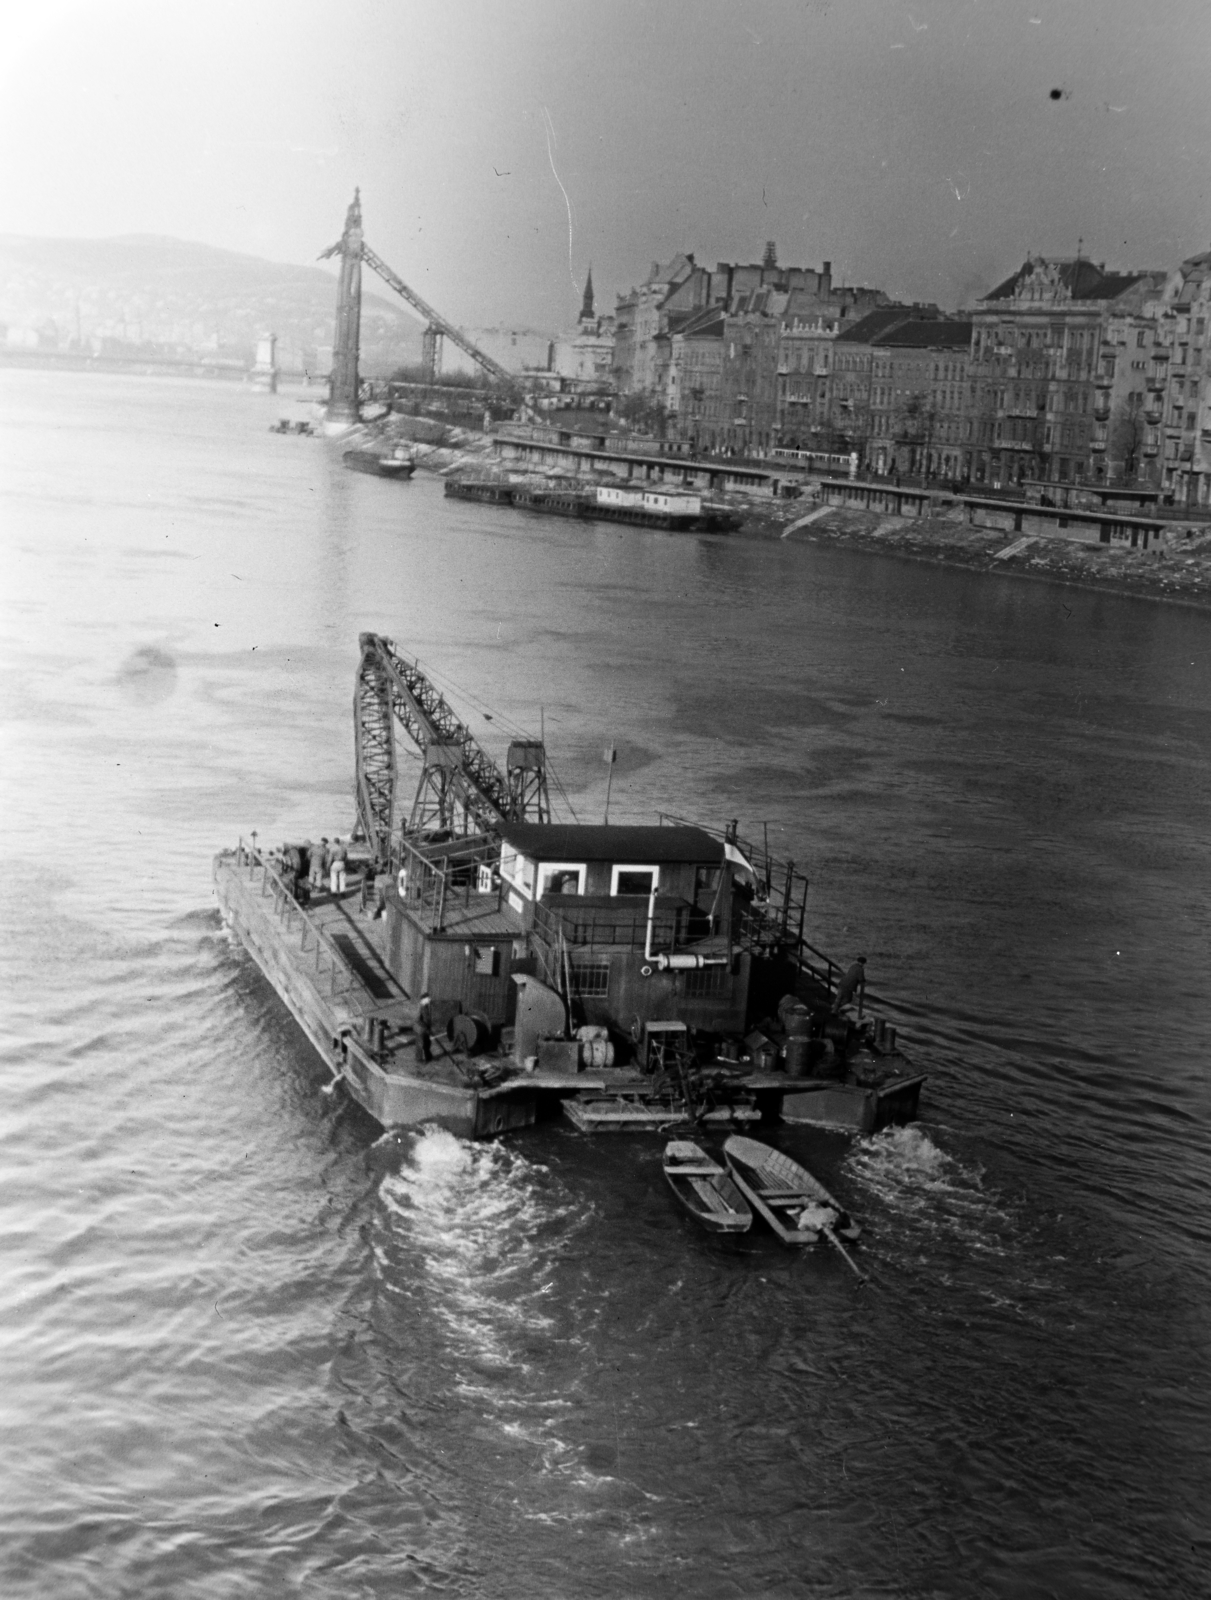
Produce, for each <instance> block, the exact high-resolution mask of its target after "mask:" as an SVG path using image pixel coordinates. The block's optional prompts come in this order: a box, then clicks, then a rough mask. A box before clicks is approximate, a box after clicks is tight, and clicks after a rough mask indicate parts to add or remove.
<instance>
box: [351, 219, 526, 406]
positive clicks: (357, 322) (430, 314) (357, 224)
mask: <svg viewBox="0 0 1211 1600" xmlns="http://www.w3.org/2000/svg"><path fill="white" fill-rule="evenodd" d="M338 255H339V256H340V259H341V270H340V277H339V279H338V281H337V291H336V332H335V336H334V338H333V343H332V381H331V389H330V391H329V397H328V410H327V413H326V418H325V420H326V421H327V422H328V424H329V425H330V426H332V427H346V428H347V427H352V426H353V425H354V424H355V423H356V422H357V421H358V420H359V413H358V383H359V376H358V358H359V345H360V338H361V320H362V263H363V262H365V264H366V265H367V266H368V267H370V268H371V269H372V270H373V271H374V272H376V273H377V274H378V276H379V277H380V278H381V279H382V280H383V282H384V283H385V284H386V285H387V286H388V287H389V288H391V289H394V290H395V292H396V294H398V295H399V296H400V298H401V299H403V300H406V301H407V302H408V304H409V305H410V306H411V307H412V309H413V310H414V311H417V312H419V313H420V315H421V316H422V317H423V318H424V319H425V324H426V326H425V331H424V334H423V336H422V342H421V364H422V367H423V369H424V376H425V381H426V382H432V381H433V379H434V378H435V376H436V374H437V370H438V367H439V365H440V360H441V341H442V339H443V338H445V339H449V341H450V343H451V344H453V345H456V346H457V347H458V349H460V350H461V351H462V352H463V354H464V355H467V356H470V358H471V360H472V361H474V362H475V363H476V365H477V366H479V367H481V368H482V369H483V370H484V372H486V373H487V374H488V376H489V377H490V378H495V379H496V380H497V382H499V383H504V384H508V385H510V386H512V385H513V384H514V383H515V382H516V378H515V376H514V374H513V373H511V372H510V371H509V370H508V368H507V367H502V366H501V364H500V362H499V361H495V360H493V358H492V357H491V356H490V355H488V354H487V352H486V351H484V350H481V349H480V348H479V346H478V345H477V344H475V343H474V342H473V341H472V340H470V339H468V338H467V336H466V334H465V333H463V332H462V331H461V329H459V328H456V327H455V326H454V324H453V323H452V322H447V321H446V319H445V317H443V316H442V315H441V313H440V312H438V311H435V310H434V309H433V307H432V306H431V305H429V303H428V302H427V301H426V300H422V299H421V297H420V295H418V294H417V292H416V290H415V289H410V288H409V287H408V285H407V284H406V283H405V282H404V280H403V279H402V278H401V277H400V276H399V274H398V273H395V272H393V271H392V270H391V268H390V267H389V266H388V265H387V263H386V262H385V261H384V260H383V259H382V257H381V256H377V255H376V254H375V253H374V251H373V250H371V248H370V246H369V245H368V244H367V243H366V242H365V240H364V238H363V237H362V202H361V190H360V189H355V190H354V191H353V203H352V204H351V205H350V207H349V210H348V212H347V213H346V215H345V231H344V232H343V233H342V234H341V236H340V238H339V239H338V240H337V242H336V243H335V244H334V245H331V246H330V247H329V248H328V249H327V250H325V251H323V253H322V254H321V255H320V260H321V261H324V260H326V259H327V258H328V257H329V256H338Z"/></svg>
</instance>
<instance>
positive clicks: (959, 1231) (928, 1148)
mask: <svg viewBox="0 0 1211 1600" xmlns="http://www.w3.org/2000/svg"><path fill="white" fill-rule="evenodd" d="M848 1170H849V1172H850V1173H851V1174H852V1175H853V1176H854V1177H856V1178H857V1179H858V1181H859V1182H860V1183H862V1184H863V1185H864V1186H865V1187H866V1188H867V1189H868V1190H870V1191H871V1192H872V1193H874V1194H875V1195H877V1196H878V1197H879V1199H880V1200H881V1201H883V1203H884V1204H885V1205H886V1206H887V1207H888V1209H889V1210H890V1211H891V1212H893V1213H896V1214H899V1215H900V1216H903V1217H905V1218H911V1219H912V1221H913V1222H914V1224H916V1225H917V1226H918V1227H921V1226H924V1227H927V1228H931V1229H934V1230H939V1231H942V1232H946V1233H950V1234H954V1235H957V1236H960V1237H962V1238H963V1239H964V1241H965V1242H966V1243H967V1244H968V1245H969V1246H971V1247H974V1248H979V1249H985V1250H995V1249H997V1248H998V1247H999V1242H998V1240H997V1237H996V1233H997V1230H998V1228H999V1227H1002V1226H1004V1225H1005V1224H1006V1223H1007V1222H1008V1220H1009V1219H1008V1217H1007V1216H1006V1214H1005V1213H1004V1212H1003V1211H1002V1210H1000V1209H999V1208H998V1207H997V1205H996V1204H995V1203H994V1201H993V1200H992V1199H991V1198H990V1197H989V1196H988V1195H987V1194H985V1192H984V1189H983V1178H982V1174H981V1172H980V1171H979V1169H978V1168H969V1167H965V1166H964V1165H963V1164H962V1163H961V1162H959V1161H957V1160H956V1159H955V1158H954V1157H953V1156H950V1155H947V1153H946V1152H945V1151H944V1150H942V1149H940V1148H939V1146H938V1145H936V1144H935V1143H934V1142H933V1140H932V1139H931V1138H930V1136H929V1135H928V1133H926V1132H925V1130H924V1129H923V1128H920V1127H918V1126H916V1125H915V1124H914V1125H911V1126H909V1127H906V1128H888V1129H886V1130H885V1131H884V1132H883V1133H877V1134H875V1135H874V1136H873V1137H871V1138H869V1139H863V1140H861V1141H859V1142H858V1143H856V1144H855V1145H854V1148H853V1151H852V1153H851V1155H850V1159H849V1163H848Z"/></svg>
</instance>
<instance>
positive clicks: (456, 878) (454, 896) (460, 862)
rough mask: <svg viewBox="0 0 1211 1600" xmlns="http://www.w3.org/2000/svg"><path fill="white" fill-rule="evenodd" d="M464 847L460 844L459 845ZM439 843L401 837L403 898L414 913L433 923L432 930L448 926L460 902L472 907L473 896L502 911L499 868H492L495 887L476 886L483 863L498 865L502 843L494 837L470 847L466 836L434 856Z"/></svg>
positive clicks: (488, 865) (468, 907)
mask: <svg viewBox="0 0 1211 1600" xmlns="http://www.w3.org/2000/svg"><path fill="white" fill-rule="evenodd" d="M460 847H461V848H460ZM439 848H441V847H440V846H435V845H428V846H427V847H426V849H425V850H420V849H418V848H417V847H416V846H415V845H413V844H411V843H410V842H409V840H407V839H403V840H401V841H400V898H401V899H402V900H403V902H404V904H405V906H407V908H408V910H409V911H411V912H412V913H413V915H414V916H419V917H420V918H421V919H422V920H423V921H426V922H428V923H429V924H430V927H431V929H432V931H433V932H435V933H440V932H441V931H442V929H443V928H444V927H445V923H446V917H447V915H448V913H449V912H450V911H452V910H454V909H455V908H456V907H458V906H462V908H463V909H464V910H466V911H470V909H471V902H472V898H473V897H474V898H475V899H476V900H477V901H483V902H484V904H483V906H482V908H481V909H483V910H485V911H486V910H488V909H489V907H491V908H493V909H495V910H497V911H499V910H500V907H501V900H502V896H503V892H504V891H503V888H502V885H501V882H500V874H499V872H496V871H493V875H492V876H493V887H492V888H491V890H489V891H486V892H485V891H483V890H481V889H479V888H477V887H476V885H477V883H478V878H479V870H480V868H481V867H491V868H495V866H496V865H497V863H498V861H499V858H500V845H499V844H498V843H497V842H495V841H486V842H483V843H477V844H475V845H472V846H470V847H468V845H467V843H466V841H465V840H459V839H451V840H450V841H449V849H448V850H447V851H445V852H444V853H443V854H441V855H438V856H436V857H435V856H433V855H432V854H429V853H426V852H432V851H434V850H435V849H439Z"/></svg>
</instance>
